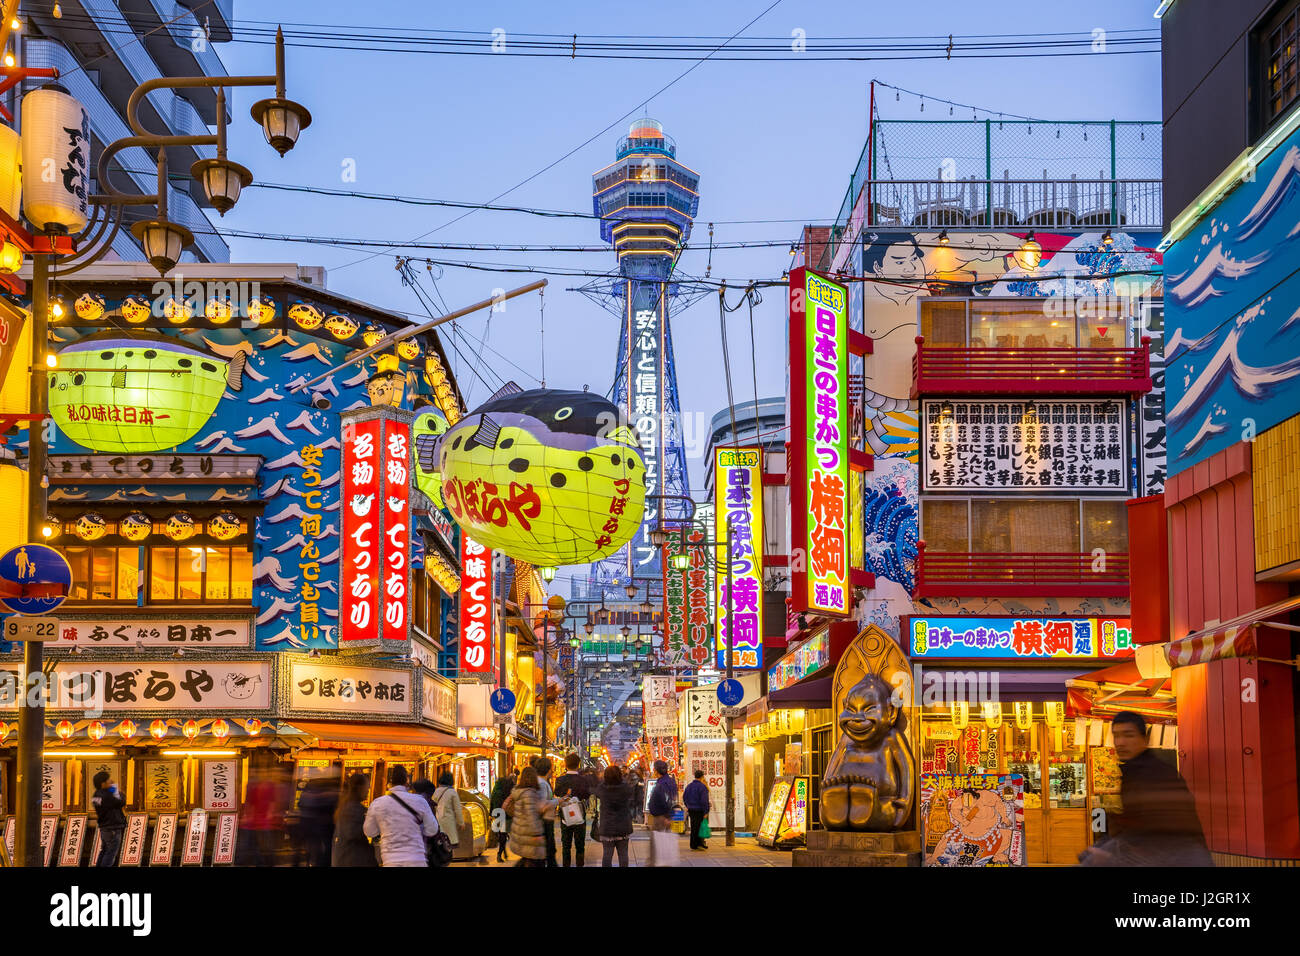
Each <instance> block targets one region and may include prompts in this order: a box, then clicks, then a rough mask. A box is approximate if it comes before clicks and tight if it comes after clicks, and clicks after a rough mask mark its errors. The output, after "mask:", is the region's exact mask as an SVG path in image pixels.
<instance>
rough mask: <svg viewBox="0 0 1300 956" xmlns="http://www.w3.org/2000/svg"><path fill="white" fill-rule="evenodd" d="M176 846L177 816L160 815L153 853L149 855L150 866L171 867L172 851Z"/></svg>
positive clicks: (169, 814) (154, 832)
mask: <svg viewBox="0 0 1300 956" xmlns="http://www.w3.org/2000/svg"><path fill="white" fill-rule="evenodd" d="M175 846H176V814H174V813H160V814H158V822H157V824H155V825H154V831H153V852H152V853H150V854H149V865H150V866H171V865H172V850H173V849H174V848H175Z"/></svg>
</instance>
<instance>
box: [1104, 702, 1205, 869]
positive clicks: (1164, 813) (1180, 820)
mask: <svg viewBox="0 0 1300 956" xmlns="http://www.w3.org/2000/svg"><path fill="white" fill-rule="evenodd" d="M1111 736H1112V737H1113V738H1114V740H1115V756H1117V757H1118V758H1119V759H1120V789H1119V798H1120V804H1121V805H1122V806H1123V812H1122V813H1118V814H1112V815H1111V816H1110V818H1109V821H1108V822H1109V825H1108V827H1107V830H1108V831H1109V832H1110V834H1111V837H1110V839H1108V840H1107V841H1105V842H1104V843H1101V844H1098V845H1097V846H1094V847H1091V848H1089V849H1088V850H1086V851H1084V853H1083V854H1082V856H1081V857H1080V862H1082V863H1083V864H1084V865H1085V866H1213V865H1214V861H1213V860H1212V859H1211V857H1210V851H1209V850H1208V849H1207V848H1206V845H1205V836H1204V834H1203V833H1202V832H1201V821H1200V819H1199V818H1198V817H1197V816H1196V804H1195V802H1194V801H1193V800H1192V795H1191V793H1190V792H1189V791H1188V789H1187V784H1186V783H1184V782H1183V778H1182V777H1180V776H1179V775H1178V771H1177V770H1175V769H1174V768H1173V767H1172V766H1170V765H1169V764H1168V763H1166V762H1165V761H1164V760H1161V759H1160V758H1159V757H1157V756H1156V755H1155V754H1154V753H1152V752H1151V750H1150V749H1149V748H1148V746H1147V725H1146V721H1145V720H1143V719H1142V717H1141V716H1140V715H1138V714H1135V713H1132V712H1131V711H1121V712H1120V713H1118V714H1116V715H1115V717H1114V718H1113V719H1112V720H1111Z"/></svg>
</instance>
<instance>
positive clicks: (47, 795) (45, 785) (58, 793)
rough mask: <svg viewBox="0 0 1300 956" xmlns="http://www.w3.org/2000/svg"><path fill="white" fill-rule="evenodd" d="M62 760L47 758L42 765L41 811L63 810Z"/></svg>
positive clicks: (53, 811)
mask: <svg viewBox="0 0 1300 956" xmlns="http://www.w3.org/2000/svg"><path fill="white" fill-rule="evenodd" d="M63 768H64V762H63V761H62V760H47V761H45V762H44V763H43V764H42V765H41V812H42V813H60V812H62V810H63Z"/></svg>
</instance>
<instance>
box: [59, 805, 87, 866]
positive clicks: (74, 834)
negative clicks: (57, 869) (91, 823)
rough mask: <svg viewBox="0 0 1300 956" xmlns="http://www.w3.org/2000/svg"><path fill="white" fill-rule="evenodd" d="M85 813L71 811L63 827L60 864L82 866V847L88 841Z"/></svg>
mask: <svg viewBox="0 0 1300 956" xmlns="http://www.w3.org/2000/svg"><path fill="white" fill-rule="evenodd" d="M86 819H87V816H86V814H84V813H70V814H68V820H67V823H66V824H65V826H64V828H63V848H62V849H61V850H60V851H59V866H81V848H82V846H83V845H85V842H86Z"/></svg>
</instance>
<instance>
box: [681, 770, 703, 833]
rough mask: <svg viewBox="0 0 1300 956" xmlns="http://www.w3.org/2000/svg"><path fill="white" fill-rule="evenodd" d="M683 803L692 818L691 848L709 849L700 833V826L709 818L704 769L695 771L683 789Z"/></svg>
mask: <svg viewBox="0 0 1300 956" xmlns="http://www.w3.org/2000/svg"><path fill="white" fill-rule="evenodd" d="M682 805H683V806H685V807H686V812H687V814H688V815H689V816H690V818H691V849H692V850H707V849H708V848H709V845H708V843H706V842H705V841H704V837H703V836H701V835H700V828H701V827H702V826H704V821H705V820H707V819H708V818H709V787H708V785H707V784H706V783H705V782H704V771H703V770H697V771H695V779H694V780H692V781H691V782H690V783H688V784H687V785H686V789H685V790H683V791H682Z"/></svg>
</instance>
